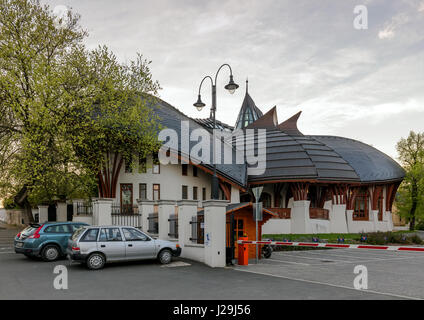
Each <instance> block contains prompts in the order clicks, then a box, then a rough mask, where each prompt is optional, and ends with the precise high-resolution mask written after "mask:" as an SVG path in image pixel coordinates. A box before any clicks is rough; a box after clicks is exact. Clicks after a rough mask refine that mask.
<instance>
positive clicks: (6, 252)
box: [0, 251, 15, 254]
mask: <svg viewBox="0 0 424 320" xmlns="http://www.w3.org/2000/svg"><path fill="white" fill-rule="evenodd" d="M6 253H15V252H14V251H9V252H0V254H6Z"/></svg>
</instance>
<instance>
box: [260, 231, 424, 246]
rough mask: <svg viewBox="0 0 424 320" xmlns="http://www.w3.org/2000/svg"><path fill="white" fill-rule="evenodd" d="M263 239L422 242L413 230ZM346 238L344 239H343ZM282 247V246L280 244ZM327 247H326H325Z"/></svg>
mask: <svg viewBox="0 0 424 320" xmlns="http://www.w3.org/2000/svg"><path fill="white" fill-rule="evenodd" d="M262 239H272V240H274V241H289V242H293V241H295V242H317V241H318V242H328V243H338V242H339V241H340V242H341V243H347V244H358V243H366V244H374V245H390V244H391V245H416V244H422V243H423V241H422V240H421V238H420V237H419V236H418V235H417V234H415V233H414V232H413V231H394V232H367V233H362V234H361V233H318V234H264V235H262ZM341 239H344V241H341ZM280 247H281V246H280ZM311 249H316V248H308V247H281V250H283V251H293V250H311ZM325 249H326V248H325Z"/></svg>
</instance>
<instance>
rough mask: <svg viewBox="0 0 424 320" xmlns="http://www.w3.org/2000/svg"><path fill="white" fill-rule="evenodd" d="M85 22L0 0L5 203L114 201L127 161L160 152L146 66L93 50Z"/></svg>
mask: <svg viewBox="0 0 424 320" xmlns="http://www.w3.org/2000/svg"><path fill="white" fill-rule="evenodd" d="M79 18H80V17H79V15H77V14H75V13H73V12H72V11H68V13H67V15H66V16H64V17H62V18H60V19H59V18H57V17H55V16H54V15H53V13H52V10H51V9H50V8H49V7H48V6H47V5H41V4H40V3H39V2H38V1H36V0H0V171H1V174H0V195H2V196H3V197H5V196H10V195H12V194H15V195H16V196H15V202H16V204H18V205H20V206H23V207H25V208H26V209H27V210H26V212H27V218H28V220H29V221H31V220H32V214H31V204H36V203H40V202H49V201H53V200H58V199H66V198H69V197H73V196H78V197H79V196H81V195H90V194H92V193H93V189H94V186H95V185H98V186H99V191H100V195H101V196H105V197H106V196H107V197H110V196H114V192H115V191H112V189H113V187H114V186H113V183H115V187H116V175H117V172H119V169H120V166H122V162H123V159H124V158H129V157H130V155H131V154H133V153H141V154H147V153H151V152H152V151H155V150H156V149H157V147H158V144H157V139H156V133H157V130H158V125H157V122H156V121H155V117H154V115H153V113H152V110H151V108H150V106H151V105H153V104H154V103H155V96H156V95H157V91H158V90H159V84H158V83H157V82H156V81H154V80H152V75H151V72H150V70H149V64H150V62H149V61H146V60H145V59H143V57H142V56H141V55H137V58H136V59H135V60H134V61H130V62H129V63H128V64H121V63H119V62H118V60H117V58H116V57H115V55H114V54H113V53H112V52H110V51H109V50H108V49H107V47H105V46H103V47H99V48H97V49H95V50H91V51H90V50H88V49H87V48H85V46H84V44H83V40H84V38H85V37H86V36H87V32H86V31H85V30H83V29H82V28H81V26H80V25H79Z"/></svg>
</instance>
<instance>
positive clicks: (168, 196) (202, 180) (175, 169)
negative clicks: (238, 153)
mask: <svg viewBox="0 0 424 320" xmlns="http://www.w3.org/2000/svg"><path fill="white" fill-rule="evenodd" d="M135 161H137V163H138V159H137V158H136V159H135ZM146 171H147V172H146V173H138V166H136V168H135V169H134V168H133V173H127V172H125V165H123V166H122V169H121V172H120V174H119V177H118V183H117V186H116V198H115V201H116V202H120V196H121V195H120V184H121V183H131V184H132V185H133V204H134V205H135V204H136V203H137V202H136V200H137V199H138V198H139V195H140V191H139V184H140V183H146V184H147V186H146V187H147V200H153V184H160V198H161V199H163V200H181V199H182V186H183V185H186V186H187V187H188V200H193V187H194V186H195V187H197V198H198V200H199V201H201V200H202V189H203V188H206V199H207V200H209V199H210V194H211V189H210V186H211V176H210V175H209V174H207V173H206V172H204V171H202V170H201V169H200V168H198V169H197V177H194V176H193V167H192V166H191V165H189V166H188V170H187V176H183V175H182V169H181V164H173V165H162V164H161V165H160V173H159V174H154V173H152V160H151V159H148V160H147V170H146Z"/></svg>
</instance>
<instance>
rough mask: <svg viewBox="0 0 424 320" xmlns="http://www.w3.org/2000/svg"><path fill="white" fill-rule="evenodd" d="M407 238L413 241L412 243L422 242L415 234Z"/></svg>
mask: <svg viewBox="0 0 424 320" xmlns="http://www.w3.org/2000/svg"><path fill="white" fill-rule="evenodd" d="M409 240H411V242H412V243H414V244H422V243H423V241H422V240H421V238H420V237H419V236H418V235H416V234H414V235H413V236H412V237H409Z"/></svg>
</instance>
